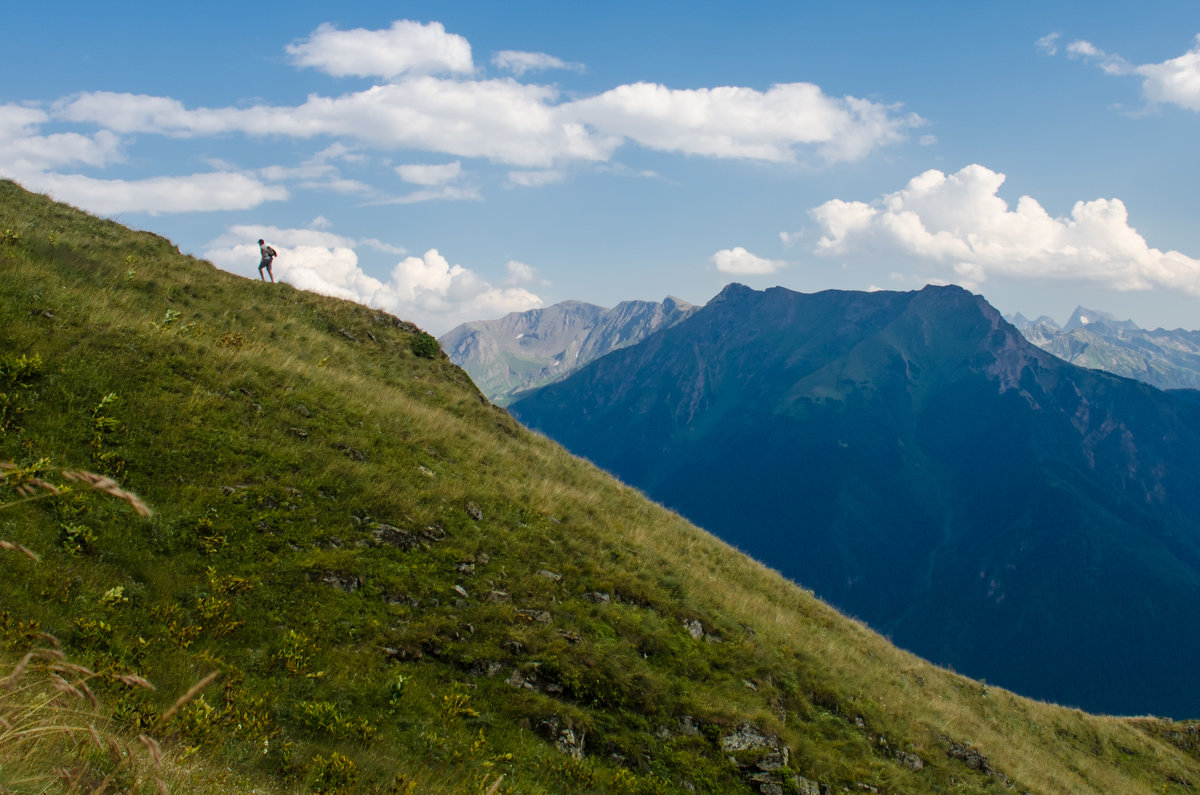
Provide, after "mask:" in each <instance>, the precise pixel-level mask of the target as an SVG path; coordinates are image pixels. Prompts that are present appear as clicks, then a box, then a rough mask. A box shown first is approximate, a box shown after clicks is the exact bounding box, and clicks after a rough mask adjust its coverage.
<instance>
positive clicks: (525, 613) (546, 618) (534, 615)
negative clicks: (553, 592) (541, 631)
mask: <svg viewBox="0 0 1200 795" xmlns="http://www.w3.org/2000/svg"><path fill="white" fill-rule="evenodd" d="M517 616H518V617H519V618H523V619H525V620H526V621H529V622H531V623H534V624H549V623H550V622H551V621H552V619H551V617H550V613H549V611H546V610H518V611H517Z"/></svg>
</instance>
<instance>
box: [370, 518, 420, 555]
mask: <svg viewBox="0 0 1200 795" xmlns="http://www.w3.org/2000/svg"><path fill="white" fill-rule="evenodd" d="M371 537H372V538H373V539H374V540H375V543H377V544H386V545H387V546H390V547H396V548H398V549H403V550H405V551H406V552H407V551H408V550H410V549H413V548H415V547H417V546H419V545H420V543H421V542H420V541H419V540H418V539H417V537H416V536H415V535H414V534H412V533H410V532H409V531H407V530H402V529H400V528H399V527H396V526H394V525H390V524H384V523H383V522H380V523H379V524H377V525H376V526H375V527H374V528H373V529H372V530H371Z"/></svg>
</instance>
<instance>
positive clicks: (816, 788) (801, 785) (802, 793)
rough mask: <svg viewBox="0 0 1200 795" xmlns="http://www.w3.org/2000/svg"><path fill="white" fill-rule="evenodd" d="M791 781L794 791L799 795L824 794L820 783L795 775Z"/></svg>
mask: <svg viewBox="0 0 1200 795" xmlns="http://www.w3.org/2000/svg"><path fill="white" fill-rule="evenodd" d="M792 781H793V782H795V784H796V792H797V793H799V795H824V792H822V787H821V785H820V784H818V783H817V782H815V781H813V780H811V779H807V778H805V777H804V776H795V777H794V778H793V779H792Z"/></svg>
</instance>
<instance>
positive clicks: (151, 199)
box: [22, 172, 288, 215]
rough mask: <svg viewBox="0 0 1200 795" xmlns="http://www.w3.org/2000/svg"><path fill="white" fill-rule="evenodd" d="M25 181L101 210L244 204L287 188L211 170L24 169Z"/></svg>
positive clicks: (154, 211) (276, 197)
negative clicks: (107, 175) (113, 173)
mask: <svg viewBox="0 0 1200 795" xmlns="http://www.w3.org/2000/svg"><path fill="white" fill-rule="evenodd" d="M22 181H23V183H24V185H25V187H27V188H30V189H31V190H36V191H40V192H42V193H46V194H49V195H50V196H52V197H54V198H55V199H57V200H59V201H64V202H67V203H69V204H74V205H76V206H78V207H81V208H83V209H85V210H88V211H89V212H93V213H97V214H99V215H116V214H118V213H126V212H144V213H149V214H151V215H159V214H161V213H186V212H208V211H212V210H248V209H250V208H252V207H257V206H258V205H260V204H262V203H263V202H267V201H282V200H284V199H286V198H287V197H288V192H287V189H286V188H283V187H281V186H278V185H268V184H266V183H264V182H262V181H260V180H258V179H255V178H254V177H251V176H247V175H246V174H231V173H223V172H216V173H209V174H191V175H188V176H180V177H151V178H149V179H136V180H125V179H95V178H93V177H86V176H83V175H81V174H52V173H41V174H31V175H26V176H25V177H24V178H23V180H22Z"/></svg>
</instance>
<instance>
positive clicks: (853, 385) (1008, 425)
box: [511, 285, 1200, 715]
mask: <svg viewBox="0 0 1200 795" xmlns="http://www.w3.org/2000/svg"><path fill="white" fill-rule="evenodd" d="M511 410H512V412H513V413H514V415H515V416H517V417H518V418H519V419H521V420H522V421H523V422H524V423H526V424H527V425H529V426H530V427H533V428H535V429H538V430H541V431H543V432H545V433H546V434H547V435H549V436H550V437H551V438H553V439H555V440H557V441H559V442H560V443H562V444H563V445H564V446H565V447H567V448H568V449H569V450H572V451H573V452H576V453H578V454H579V455H583V456H585V457H587V458H589V459H590V460H592V461H593V462H595V463H596V464H597V465H599V466H600V467H602V468H604V469H607V470H608V471H611V472H613V473H614V474H615V475H617V476H618V477H620V478H621V479H623V480H625V481H626V482H628V483H631V484H633V485H635V486H637V487H639V488H642V489H644V490H645V491H646V492H647V494H648V495H649V496H651V497H652V498H654V499H656V500H659V501H661V502H662V503H664V504H665V505H667V506H668V507H671V508H674V509H676V510H679V511H680V512H681V513H683V514H684V515H685V516H686V517H688V518H689V519H691V520H692V521H695V522H696V523H697V524H699V525H700V526H702V527H705V528H707V529H709V530H711V531H712V532H714V533H716V534H717V535H718V536H720V537H721V538H723V539H724V540H726V541H728V542H730V543H731V544H734V545H735V546H737V547H738V548H740V549H743V550H745V551H746V552H747V553H748V554H750V555H752V556H753V557H756V558H757V559H759V560H762V561H763V562H765V563H767V565H770V566H772V567H774V568H776V569H778V570H779V571H781V572H782V573H783V574H785V575H787V576H789V577H792V578H794V579H795V580H797V581H798V582H800V583H802V584H804V585H805V586H807V587H811V588H813V589H814V591H815V592H816V593H817V594H818V595H819V596H821V597H822V598H825V599H828V600H829V601H831V602H832V603H833V604H835V605H837V606H838V607H840V608H841V609H843V610H846V611H848V612H850V613H851V614H853V615H856V616H859V617H861V618H863V619H864V620H866V621H867V622H868V623H869V624H870V625H871V626H873V627H875V628H876V629H878V630H880V631H882V632H884V633H886V634H887V635H888V636H889V637H891V638H893V639H894V640H895V641H896V642H897V643H898V644H899V645H901V646H902V647H904V648H908V649H911V650H913V651H916V652H917V653H919V654H921V655H923V656H925V657H928V658H930V659H932V660H934V661H936V662H939V663H943V664H947V665H952V666H954V667H955V668H956V669H957V670H960V671H963V672H965V673H968V674H969V675H972V676H975V677H979V678H984V679H986V680H987V681H989V682H995V683H998V684H1001V685H1003V686H1005V687H1011V688H1013V689H1015V690H1017V691H1018V692H1021V693H1024V694H1026V695H1030V696H1034V697H1038V698H1045V699H1049V700H1053V701H1057V702H1060V703H1067V704H1072V705H1077V706H1083V707H1085V708H1089V709H1093V710H1099V711H1106V712H1116V713H1140V712H1146V711H1151V712H1155V713H1159V714H1173V715H1189V714H1197V713H1200V685H1198V684H1197V683H1196V682H1195V681H1193V679H1192V678H1191V677H1190V676H1189V675H1187V674H1186V673H1185V672H1186V671H1187V670H1189V666H1190V664H1191V663H1190V661H1192V660H1194V659H1196V655H1197V654H1198V653H1200V619H1198V618H1197V617H1196V615H1195V614H1194V611H1193V610H1192V609H1191V604H1192V603H1193V601H1194V600H1195V599H1196V597H1197V595H1200V524H1198V522H1200V519H1198V517H1200V512H1198V510H1200V411H1197V407H1196V405H1195V402H1194V401H1186V400H1182V399H1178V398H1176V397H1173V396H1172V395H1169V394H1166V393H1163V392H1160V391H1158V390H1157V389H1154V388H1152V387H1149V386H1147V385H1145V384H1141V383H1138V382H1135V381H1131V380H1128V379H1123V378H1118V377H1115V376H1112V375H1108V374H1106V373H1101V372H1097V371H1092V370H1085V369H1081V368H1077V367H1074V366H1071V365H1069V364H1066V363H1064V362H1062V361H1060V360H1058V359H1056V358H1054V357H1053V356H1051V355H1049V354H1048V353H1046V352H1044V351H1042V350H1040V349H1038V348H1036V347H1034V346H1033V345H1031V344H1029V343H1028V342H1027V341H1026V340H1025V339H1023V338H1022V337H1021V335H1020V334H1019V333H1018V332H1017V330H1016V329H1015V328H1013V327H1012V326H1011V325H1009V324H1008V323H1006V322H1005V321H1004V320H1003V319H1002V318H1001V317H1000V316H999V314H998V313H997V312H996V311H995V310H994V309H993V308H992V307H990V306H989V305H988V304H987V303H986V302H985V301H983V299H982V298H980V297H978V296H973V295H971V294H969V293H967V292H966V291H964V290H962V289H960V288H955V287H943V288H938V287H928V288H926V289H924V290H921V291H918V292H912V293H888V292H880V293H844V292H836V291H834V292H827V293H819V294H815V295H803V294H798V293H793V292H791V291H788V290H784V289H782V288H775V289H771V290H767V291H765V292H756V291H752V290H750V289H749V288H746V287H743V286H740V285H731V286H730V287H728V288H726V289H725V290H724V291H723V292H722V293H721V294H720V295H719V296H717V297H716V298H715V299H713V301H712V302H710V303H709V304H708V305H707V306H705V307H704V308H703V309H702V310H701V311H700V312H697V313H696V314H695V315H693V316H692V317H690V318H688V319H687V320H686V321H684V322H683V323H681V324H679V325H677V326H675V327H674V328H671V329H668V330H665V331H663V332H660V333H659V334H656V335H654V336H652V337H650V338H649V339H647V340H646V341H645V342H643V343H642V344H640V345H638V346H635V347H633V348H631V349H628V350H625V351H619V352H616V353H613V354H610V355H609V356H607V357H604V358H603V359H600V360H598V361H596V362H594V363H593V364H592V365H590V366H589V367H586V368H584V369H583V370H581V371H580V372H579V373H577V374H575V375H574V376H572V377H571V378H569V379H567V380H566V381H564V382H562V383H559V384H554V385H551V386H548V387H546V388H544V389H542V390H540V391H539V392H537V393H536V394H535V395H533V396H532V397H530V398H528V399H526V400H523V401H519V402H517V403H515V404H514V405H513V406H512V407H511Z"/></svg>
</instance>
